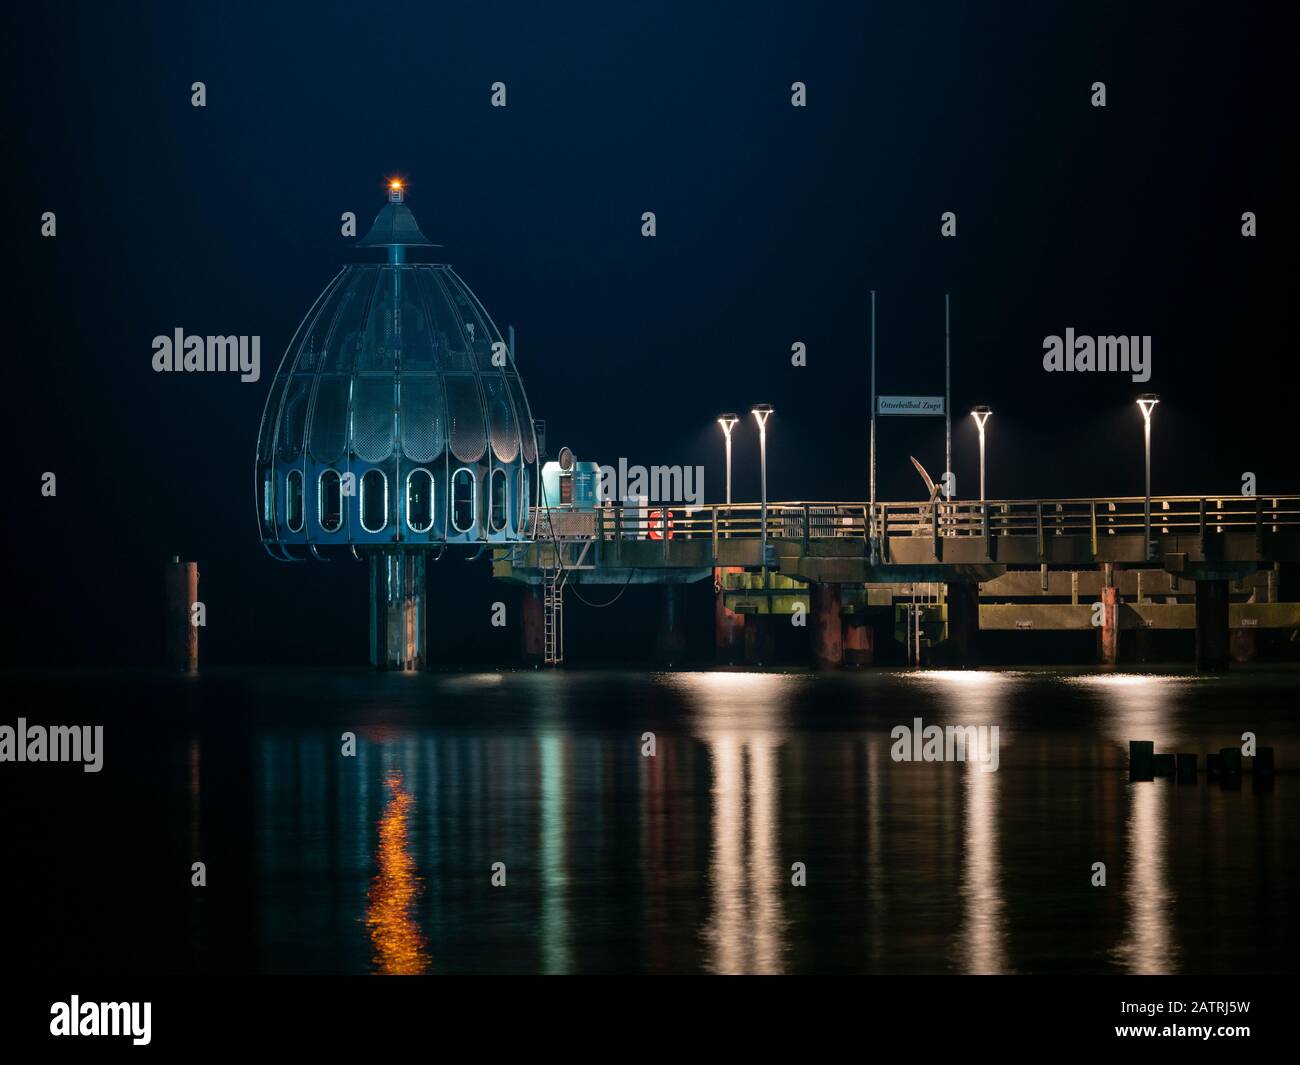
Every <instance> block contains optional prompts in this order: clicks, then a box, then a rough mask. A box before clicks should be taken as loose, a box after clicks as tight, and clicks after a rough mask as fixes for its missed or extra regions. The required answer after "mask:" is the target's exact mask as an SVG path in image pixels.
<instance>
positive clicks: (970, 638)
mask: <svg viewBox="0 0 1300 1065" xmlns="http://www.w3.org/2000/svg"><path fill="white" fill-rule="evenodd" d="M947 600H948V644H949V646H950V647H951V648H952V652H953V654H954V656H955V657H956V660H957V663H958V664H959V665H963V666H973V665H977V664H978V663H979V636H980V586H979V585H978V584H977V583H975V582H974V581H952V582H950V583H949V584H948V586H947Z"/></svg>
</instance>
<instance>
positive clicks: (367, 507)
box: [361, 470, 388, 533]
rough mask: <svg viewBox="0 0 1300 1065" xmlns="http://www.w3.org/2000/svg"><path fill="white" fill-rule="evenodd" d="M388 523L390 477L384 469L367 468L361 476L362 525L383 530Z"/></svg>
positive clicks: (374, 531) (369, 528)
mask: <svg viewBox="0 0 1300 1065" xmlns="http://www.w3.org/2000/svg"><path fill="white" fill-rule="evenodd" d="M387 524H388V478H387V477H385V476H384V472H383V470H366V474H365V476H364V477H362V478H361V527H362V528H363V529H365V530H366V532H371V533H377V532H383V530H384V526H385V525H387Z"/></svg>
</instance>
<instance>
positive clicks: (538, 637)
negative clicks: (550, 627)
mask: <svg viewBox="0 0 1300 1065" xmlns="http://www.w3.org/2000/svg"><path fill="white" fill-rule="evenodd" d="M519 615H520V619H521V621H522V624H521V626H520V636H521V639H522V641H523V656H524V665H526V666H540V665H541V664H542V658H543V657H544V656H545V654H546V647H545V641H546V613H545V610H544V609H543V603H542V586H541V585H540V584H526V585H524V593H523V595H522V596H521V598H520V603H519Z"/></svg>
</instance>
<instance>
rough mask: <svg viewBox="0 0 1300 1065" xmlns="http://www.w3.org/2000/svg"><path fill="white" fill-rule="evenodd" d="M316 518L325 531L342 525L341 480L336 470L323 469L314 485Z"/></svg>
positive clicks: (336, 528) (335, 529) (333, 529)
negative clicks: (315, 485)
mask: <svg viewBox="0 0 1300 1065" xmlns="http://www.w3.org/2000/svg"><path fill="white" fill-rule="evenodd" d="M316 520H317V521H318V522H320V527H321V528H322V529H324V530H325V531H326V532H338V531H339V528H340V527H341V526H342V525H343V481H342V478H340V477H339V471H338V470H325V471H324V472H323V473H322V474H321V475H320V481H319V483H318V484H317V487H316Z"/></svg>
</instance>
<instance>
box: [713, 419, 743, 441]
mask: <svg viewBox="0 0 1300 1065" xmlns="http://www.w3.org/2000/svg"><path fill="white" fill-rule="evenodd" d="M739 421H740V416H739V415H736V414H719V415H718V424H719V425H720V426H722V431H723V432H724V433H726V434H727V439H731V430H732V429H734V428H735V427H736V423H737V422H739Z"/></svg>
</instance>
